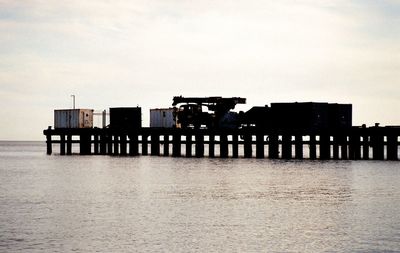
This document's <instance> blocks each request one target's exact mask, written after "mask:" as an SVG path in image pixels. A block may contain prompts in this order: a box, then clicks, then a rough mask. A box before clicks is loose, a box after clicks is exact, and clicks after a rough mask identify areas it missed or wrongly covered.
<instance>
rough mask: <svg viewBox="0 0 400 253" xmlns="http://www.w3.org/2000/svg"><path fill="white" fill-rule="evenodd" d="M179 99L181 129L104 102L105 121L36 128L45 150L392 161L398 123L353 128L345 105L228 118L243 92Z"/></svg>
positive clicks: (258, 110) (297, 106) (259, 110)
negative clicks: (147, 122) (150, 123)
mask: <svg viewBox="0 0 400 253" xmlns="http://www.w3.org/2000/svg"><path fill="white" fill-rule="evenodd" d="M180 103H184V105H183V107H180V109H179V110H178V111H177V109H174V108H171V109H172V111H171V113H173V114H175V113H177V114H178V123H180V124H183V125H184V126H183V127H182V128H163V127H156V128H143V127H142V125H141V122H142V119H141V108H140V107H132V108H130V107H129V108H110V125H109V127H104V128H56V129H51V127H49V128H48V129H47V130H44V132H43V133H44V134H45V135H46V138H47V153H48V154H51V153H52V148H53V144H59V146H60V154H61V155H65V154H67V155H71V154H72V151H73V148H72V145H73V144H79V153H80V154H82V155H89V154H94V155H121V156H127V155H129V156H135V155H148V154H149V147H150V154H151V155H157V156H158V155H163V156H169V155H172V156H175V157H178V156H183V155H184V156H186V157H192V156H196V157H203V156H209V157H216V156H219V157H222V158H225V157H232V158H237V157H245V158H250V157H256V158H265V157H268V158H272V159H276V158H281V159H293V158H295V159H303V158H309V159H354V160H357V159H366V160H367V159H375V160H385V159H387V160H398V159H399V156H398V153H399V152H398V144H399V136H400V126H392V127H379V125H378V124H376V125H375V126H373V127H368V128H367V127H366V126H362V127H354V126H352V123H351V122H352V105H351V104H328V103H313V102H307V103H272V104H271V107H268V106H257V107H253V108H251V109H250V110H249V111H247V112H245V113H243V112H241V113H239V114H236V116H238V117H237V119H234V118H229V116H230V114H229V113H230V112H229V110H230V109H232V108H234V107H235V105H236V104H238V103H245V99H243V98H235V97H233V98H221V97H206V98H184V97H174V105H177V104H180ZM201 106H207V107H208V109H209V110H211V111H213V112H214V113H203V112H202V111H201V109H199V107H201ZM196 108H197V109H196ZM179 113H181V114H179ZM179 117H180V118H179ZM161 125H162V124H161ZM201 125H205V126H206V128H200V126H201ZM232 126H234V127H232ZM183 147H184V148H183ZM207 150H208V151H207ZM206 151H207V152H206Z"/></svg>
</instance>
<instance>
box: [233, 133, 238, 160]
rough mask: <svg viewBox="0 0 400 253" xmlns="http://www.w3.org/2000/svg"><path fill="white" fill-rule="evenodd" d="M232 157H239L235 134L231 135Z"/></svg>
mask: <svg viewBox="0 0 400 253" xmlns="http://www.w3.org/2000/svg"><path fill="white" fill-rule="evenodd" d="M232 157H233V158H238V157H239V137H238V135H237V134H236V133H235V134H233V135H232Z"/></svg>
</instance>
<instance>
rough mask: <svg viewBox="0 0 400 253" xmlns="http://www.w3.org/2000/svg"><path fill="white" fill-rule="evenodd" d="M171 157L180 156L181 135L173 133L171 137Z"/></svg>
mask: <svg viewBox="0 0 400 253" xmlns="http://www.w3.org/2000/svg"><path fill="white" fill-rule="evenodd" d="M172 156H174V157H180V156H181V135H180V134H179V133H174V135H173V136H172Z"/></svg>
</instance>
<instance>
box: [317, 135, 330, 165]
mask: <svg viewBox="0 0 400 253" xmlns="http://www.w3.org/2000/svg"><path fill="white" fill-rule="evenodd" d="M330 153H331V146H330V136H329V135H328V134H327V133H321V135H320V136H319V156H320V159H322V160H327V159H330V157H331V154H330Z"/></svg>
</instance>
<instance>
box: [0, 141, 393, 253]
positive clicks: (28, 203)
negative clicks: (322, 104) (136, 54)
mask: <svg viewBox="0 0 400 253" xmlns="http://www.w3.org/2000/svg"><path fill="white" fill-rule="evenodd" d="M0 252H7V253H8V252H400V162H398V161H311V160H302V161H300V160H270V159H245V158H239V159H232V158H226V159H222V158H172V157H154V156H138V157H111V156H79V155H72V156H60V155H58V154H53V155H50V156H49V155H46V146H45V143H44V142H4V141H3V142H0Z"/></svg>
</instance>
